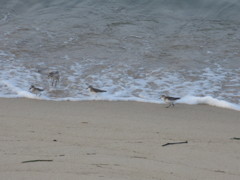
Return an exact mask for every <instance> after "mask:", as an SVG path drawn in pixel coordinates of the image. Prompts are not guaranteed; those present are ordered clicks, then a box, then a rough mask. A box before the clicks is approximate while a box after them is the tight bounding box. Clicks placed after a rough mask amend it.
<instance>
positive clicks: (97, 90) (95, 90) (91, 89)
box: [87, 86, 107, 93]
mask: <svg viewBox="0 0 240 180" xmlns="http://www.w3.org/2000/svg"><path fill="white" fill-rule="evenodd" d="M87 89H89V90H90V92H93V93H102V92H107V91H105V90H101V89H97V88H94V87H92V86H88V88H87Z"/></svg>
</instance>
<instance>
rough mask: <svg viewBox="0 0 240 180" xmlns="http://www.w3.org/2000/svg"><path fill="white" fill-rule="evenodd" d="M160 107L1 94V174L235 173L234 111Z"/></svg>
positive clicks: (115, 179)
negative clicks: (2, 97) (48, 99)
mask: <svg viewBox="0 0 240 180" xmlns="http://www.w3.org/2000/svg"><path fill="white" fill-rule="evenodd" d="M164 107H165V105H159V104H148V103H137V102H103V101H96V102H94V101H91V102H88V101H86V102H53V101H40V100H29V99H0V123H1V124H0V141H1V142H0V143H1V144H0V179H3V180H10V179H11V180H15V179H16V180H43V179H47V180H48V179H51V180H65V179H68V180H70V179H71V180H75V179H78V180H79V179H82V180H95V179H104V180H120V179H121V180H128V179H131V180H150V179H156V180H160V179H162V180H165V179H167V180H168V179H170V180H172V179H176V180H181V179H182V180H190V179H199V180H203V179H204V180H207V179H209V180H213V179H216V180H223V179H224V180H226V179H227V180H239V179H240V140H237V139H231V138H233V137H240V112H238V111H232V110H227V109H221V108H215V107H211V106H207V105H192V106H190V105H184V104H177V105H176V106H175V108H168V109H166V108H164ZM182 141H188V143H186V144H175V145H169V146H162V145H163V144H165V143H173V142H182ZM30 160H52V161H42V162H27V163H22V162H23V161H30Z"/></svg>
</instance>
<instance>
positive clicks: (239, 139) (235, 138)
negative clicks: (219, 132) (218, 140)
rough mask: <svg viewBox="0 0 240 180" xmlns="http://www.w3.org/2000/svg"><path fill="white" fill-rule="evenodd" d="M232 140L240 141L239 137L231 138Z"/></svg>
mask: <svg viewBox="0 0 240 180" xmlns="http://www.w3.org/2000/svg"><path fill="white" fill-rule="evenodd" d="M231 139H232V140H240V138H237V137H233V138H231Z"/></svg>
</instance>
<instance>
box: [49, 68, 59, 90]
mask: <svg viewBox="0 0 240 180" xmlns="http://www.w3.org/2000/svg"><path fill="white" fill-rule="evenodd" d="M48 78H50V79H51V80H52V86H54V87H56V86H57V84H58V82H59V79H60V74H59V72H58V71H52V72H50V73H48Z"/></svg>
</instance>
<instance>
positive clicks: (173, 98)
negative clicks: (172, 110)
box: [161, 95, 180, 108]
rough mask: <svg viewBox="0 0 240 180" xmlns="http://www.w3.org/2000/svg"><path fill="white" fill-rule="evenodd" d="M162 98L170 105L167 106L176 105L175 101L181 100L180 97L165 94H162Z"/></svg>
mask: <svg viewBox="0 0 240 180" xmlns="http://www.w3.org/2000/svg"><path fill="white" fill-rule="evenodd" d="M161 99H162V100H163V101H164V102H165V103H168V104H169V106H167V107H166V108H169V107H170V106H172V107H174V102H175V101H177V100H179V99H180V98H179V97H171V96H165V95H162V96H161Z"/></svg>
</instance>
